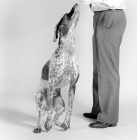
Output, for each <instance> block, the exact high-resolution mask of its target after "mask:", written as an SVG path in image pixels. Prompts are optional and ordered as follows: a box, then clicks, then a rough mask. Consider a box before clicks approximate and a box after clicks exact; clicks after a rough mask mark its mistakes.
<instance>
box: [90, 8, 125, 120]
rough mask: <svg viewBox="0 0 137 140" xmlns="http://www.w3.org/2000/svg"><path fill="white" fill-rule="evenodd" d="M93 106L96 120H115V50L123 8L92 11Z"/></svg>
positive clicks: (117, 80) (120, 34) (117, 83)
mask: <svg viewBox="0 0 137 140" xmlns="http://www.w3.org/2000/svg"><path fill="white" fill-rule="evenodd" d="M93 28H94V34H93V38H92V40H93V107H92V112H91V113H92V114H93V115H97V121H100V122H105V123H118V117H119V88H120V76H119V52H120V45H121V42H122V38H123V33H124V31H125V28H126V16H125V12H124V11H123V10H106V11H101V12H100V11H98V12H94V17H93Z"/></svg>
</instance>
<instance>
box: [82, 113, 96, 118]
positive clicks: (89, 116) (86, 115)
mask: <svg viewBox="0 0 137 140" xmlns="http://www.w3.org/2000/svg"><path fill="white" fill-rule="evenodd" d="M83 116H84V117H86V118H90V119H97V116H96V115H92V114H91V113H84V114H83Z"/></svg>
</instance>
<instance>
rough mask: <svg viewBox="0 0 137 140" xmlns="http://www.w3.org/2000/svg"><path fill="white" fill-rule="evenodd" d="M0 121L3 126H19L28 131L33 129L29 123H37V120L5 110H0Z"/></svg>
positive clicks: (16, 111)
mask: <svg viewBox="0 0 137 140" xmlns="http://www.w3.org/2000/svg"><path fill="white" fill-rule="evenodd" d="M1 120H2V122H3V123H4V124H8V125H9V124H11V125H15V126H21V127H25V128H28V129H33V128H34V127H35V126H33V125H31V123H33V122H34V124H35V123H36V122H37V118H35V117H33V116H31V115H28V114H25V113H22V112H19V111H18V110H14V109H7V108H6V109H0V121H1Z"/></svg>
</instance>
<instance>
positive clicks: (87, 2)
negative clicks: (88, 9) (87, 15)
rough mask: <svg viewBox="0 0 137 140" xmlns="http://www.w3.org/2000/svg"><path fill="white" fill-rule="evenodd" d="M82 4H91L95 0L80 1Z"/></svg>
mask: <svg viewBox="0 0 137 140" xmlns="http://www.w3.org/2000/svg"><path fill="white" fill-rule="evenodd" d="M79 1H80V2H82V3H83V4H91V3H92V2H93V0H79Z"/></svg>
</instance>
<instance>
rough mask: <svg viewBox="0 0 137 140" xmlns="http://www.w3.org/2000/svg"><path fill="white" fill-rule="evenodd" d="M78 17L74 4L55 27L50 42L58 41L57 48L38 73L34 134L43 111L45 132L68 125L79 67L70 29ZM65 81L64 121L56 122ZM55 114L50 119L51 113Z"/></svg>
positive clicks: (38, 129)
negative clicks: (36, 122) (66, 107)
mask: <svg viewBox="0 0 137 140" xmlns="http://www.w3.org/2000/svg"><path fill="white" fill-rule="evenodd" d="M79 16H80V7H79V5H78V4H75V5H74V6H73V7H72V9H71V11H70V12H69V13H66V14H64V16H63V17H62V18H61V20H60V21H59V23H58V24H57V25H56V27H55V36H54V39H53V41H54V42H56V41H57V39H58V38H59V41H58V47H57V49H56V50H55V52H54V53H53V55H52V57H51V58H50V60H49V61H48V62H47V63H46V64H45V65H44V67H43V69H42V74H41V80H40V84H39V86H38V89H37V94H36V96H35V100H36V106H37V111H38V124H37V127H36V128H35V129H34V133H40V132H42V117H43V116H44V115H45V112H47V118H46V121H45V124H44V127H45V130H46V131H47V132H49V131H50V129H51V128H52V124H55V125H57V126H59V127H61V128H63V129H64V130H67V129H69V128H70V118H71V114H72V107H73V100H74V94H75V90H76V83H77V81H78V79H79V75H80V72H79V66H78V61H77V57H76V54H75V50H74V49H75V48H74V44H75V36H74V29H75V27H76V26H77V23H78V20H79ZM68 84H69V92H68V94H69V96H68V98H69V101H68V110H67V112H66V116H65V119H64V122H63V123H61V122H60V121H59V117H60V115H62V114H63V113H64V111H65V102H64V100H63V98H62V96H61V88H62V87H64V86H66V85H68ZM53 111H55V116H54V118H53V119H52V113H53Z"/></svg>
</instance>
